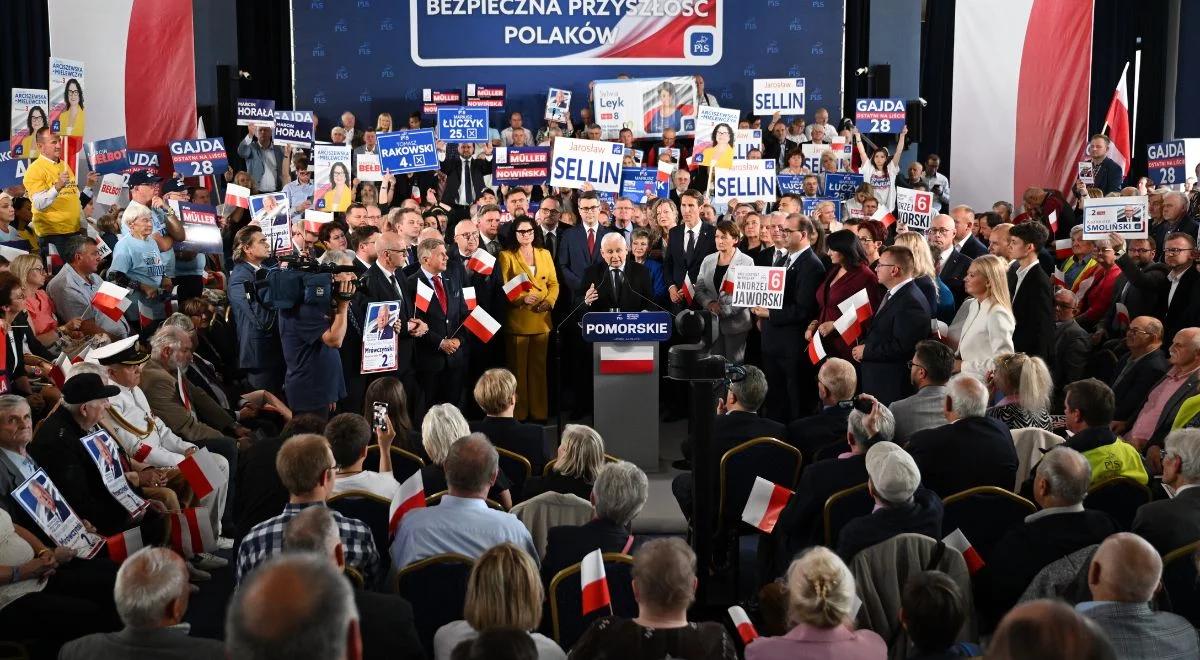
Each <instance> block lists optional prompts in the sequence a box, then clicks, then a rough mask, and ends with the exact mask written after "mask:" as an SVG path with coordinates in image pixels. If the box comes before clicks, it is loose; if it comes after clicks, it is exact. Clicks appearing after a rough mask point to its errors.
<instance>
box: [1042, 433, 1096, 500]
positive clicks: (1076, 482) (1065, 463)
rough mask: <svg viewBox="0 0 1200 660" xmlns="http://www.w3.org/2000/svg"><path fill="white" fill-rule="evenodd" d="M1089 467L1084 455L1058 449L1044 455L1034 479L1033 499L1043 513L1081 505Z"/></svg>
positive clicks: (1089, 471)
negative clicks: (1057, 508)
mask: <svg viewBox="0 0 1200 660" xmlns="http://www.w3.org/2000/svg"><path fill="white" fill-rule="evenodd" d="M1091 481H1092V466H1091V464H1090V463H1088V460H1087V458H1085V457H1084V455H1083V454H1081V453H1079V452H1077V451H1075V450H1074V449H1071V448H1070V447H1067V446H1064V445H1059V446H1057V447H1055V448H1054V449H1051V450H1050V451H1048V452H1046V455H1045V456H1042V460H1041V462H1040V463H1038V466H1037V474H1036V475H1035V476H1034V478H1033V499H1034V500H1036V501H1037V503H1038V506H1040V507H1041V508H1043V509H1050V508H1054V507H1069V506H1075V505H1076V504H1081V503H1083V498H1084V497H1085V496H1086V495H1087V489H1088V484H1090V483H1091Z"/></svg>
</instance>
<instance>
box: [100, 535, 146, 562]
mask: <svg viewBox="0 0 1200 660" xmlns="http://www.w3.org/2000/svg"><path fill="white" fill-rule="evenodd" d="M104 543H105V544H106V545H107V546H108V558H109V559H111V560H112V561H113V563H114V564H119V563H121V562H123V561H125V560H126V559H128V558H129V555H132V554H133V553H135V552H137V551H138V550H141V549H142V548H144V547H145V544H144V543H143V542H142V528H141V527H134V528H133V529H127V530H125V531H124V532H121V533H120V534H117V535H116V536H110V537H108V538H107V539H105V541H104Z"/></svg>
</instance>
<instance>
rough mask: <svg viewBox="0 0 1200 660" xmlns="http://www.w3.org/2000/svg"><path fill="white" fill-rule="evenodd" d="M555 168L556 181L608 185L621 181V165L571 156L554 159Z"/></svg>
mask: <svg viewBox="0 0 1200 660" xmlns="http://www.w3.org/2000/svg"><path fill="white" fill-rule="evenodd" d="M553 168H554V177H553V178H555V179H568V180H570V181H580V182H583V181H586V182H588V183H607V184H616V183H618V182H619V181H620V180H621V164H620V163H604V162H600V161H595V160H586V161H585V160H580V159H578V158H571V157H569V156H559V157H557V158H555V159H554V163H553Z"/></svg>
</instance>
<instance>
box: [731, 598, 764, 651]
mask: <svg viewBox="0 0 1200 660" xmlns="http://www.w3.org/2000/svg"><path fill="white" fill-rule="evenodd" d="M729 618H730V619H732V620H733V627H734V628H737V633H738V637H741V638H742V644H749V643H750V642H753V641H754V640H756V639H758V631H757V630H755V629H754V624H753V623H750V617H749V616H747V615H746V610H743V609H742V606H741V605H734V606H732V607H730V608H729Z"/></svg>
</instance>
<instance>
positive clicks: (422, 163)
mask: <svg viewBox="0 0 1200 660" xmlns="http://www.w3.org/2000/svg"><path fill="white" fill-rule="evenodd" d="M377 140H378V142H379V161H380V165H381V166H382V168H383V173H384V174H408V173H410V172H425V171H429V170H436V169H438V159H437V139H436V138H435V137H434V136H433V129H431V128H422V129H418V130H415V131H395V132H392V133H380V134H379V136H378V138H377Z"/></svg>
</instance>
